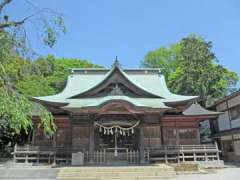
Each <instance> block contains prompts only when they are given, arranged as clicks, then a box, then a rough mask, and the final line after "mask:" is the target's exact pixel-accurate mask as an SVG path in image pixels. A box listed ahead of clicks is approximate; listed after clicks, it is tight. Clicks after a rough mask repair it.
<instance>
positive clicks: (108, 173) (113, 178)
mask: <svg viewBox="0 0 240 180" xmlns="http://www.w3.org/2000/svg"><path fill="white" fill-rule="evenodd" d="M175 176H176V173H175V171H174V168H173V167H170V166H167V165H165V164H161V165H155V166H153V165H152V166H122V167H121V166H118V167H66V168H61V169H60V171H59V173H58V175H57V179H58V180H157V179H172V178H174V177H175Z"/></svg>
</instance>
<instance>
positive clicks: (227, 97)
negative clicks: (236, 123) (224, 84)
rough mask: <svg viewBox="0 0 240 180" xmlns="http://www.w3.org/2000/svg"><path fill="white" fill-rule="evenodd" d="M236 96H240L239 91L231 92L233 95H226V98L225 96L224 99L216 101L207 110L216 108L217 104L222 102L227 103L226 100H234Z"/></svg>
mask: <svg viewBox="0 0 240 180" xmlns="http://www.w3.org/2000/svg"><path fill="white" fill-rule="evenodd" d="M238 95H240V90H238V91H236V92H233V93H231V94H229V95H227V96H225V97H223V98H221V99H219V100H217V101H216V102H214V104H213V105H211V106H209V107H208V108H210V109H211V108H213V107H216V106H217V105H218V104H220V103H222V102H224V101H227V100H229V99H231V98H234V97H236V96H238Z"/></svg>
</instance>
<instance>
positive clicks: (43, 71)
mask: <svg viewBox="0 0 240 180" xmlns="http://www.w3.org/2000/svg"><path fill="white" fill-rule="evenodd" d="M91 67H101V66H98V65H95V64H92V63H90V62H89V61H87V60H81V59H73V58H54V57H53V56H48V57H46V58H39V59H37V60H36V61H34V62H32V63H31V65H30V67H26V68H27V69H28V70H29V71H32V72H31V74H29V75H28V76H25V78H23V79H21V80H19V81H18V82H17V85H16V87H17V89H18V91H19V92H21V93H22V94H24V95H26V96H45V95H51V94H56V93H59V92H61V91H62V90H63V88H64V87H65V85H66V81H67V77H68V75H69V74H70V69H72V68H91ZM24 69H25V68H24ZM39 84H41V86H40V87H39Z"/></svg>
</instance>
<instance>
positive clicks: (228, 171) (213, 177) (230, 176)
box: [176, 167, 240, 180]
mask: <svg viewBox="0 0 240 180" xmlns="http://www.w3.org/2000/svg"><path fill="white" fill-rule="evenodd" d="M239 179H240V167H229V168H224V169H217V170H214V171H211V172H209V174H191V175H178V176H177V178H176V180H239Z"/></svg>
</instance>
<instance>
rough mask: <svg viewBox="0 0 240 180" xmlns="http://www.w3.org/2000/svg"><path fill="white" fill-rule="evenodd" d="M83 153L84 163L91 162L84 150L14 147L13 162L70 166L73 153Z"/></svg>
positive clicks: (29, 146)
mask: <svg viewBox="0 0 240 180" xmlns="http://www.w3.org/2000/svg"><path fill="white" fill-rule="evenodd" d="M79 151H81V152H83V153H84V161H85V162H88V161H89V153H88V151H87V150H85V149H83V148H78V149H71V148H69V147H51V146H31V145H24V146H18V145H17V144H16V145H15V147H14V152H13V153H12V154H13V160H14V162H25V163H29V162H32V163H39V162H47V163H49V164H50V163H54V164H55V163H60V162H64V163H66V164H70V162H71V155H72V153H73V152H79Z"/></svg>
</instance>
